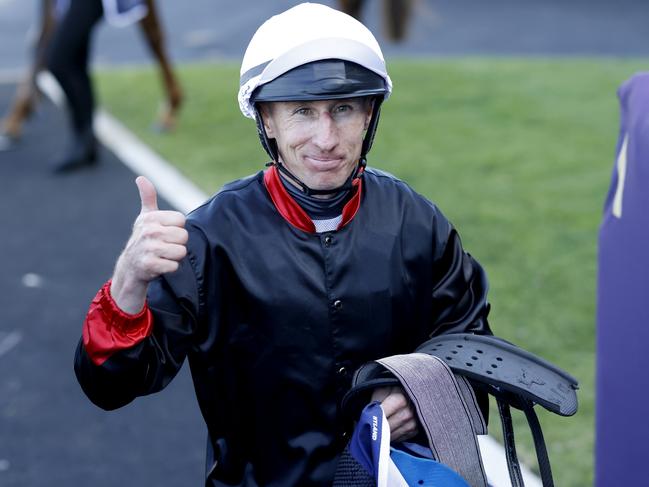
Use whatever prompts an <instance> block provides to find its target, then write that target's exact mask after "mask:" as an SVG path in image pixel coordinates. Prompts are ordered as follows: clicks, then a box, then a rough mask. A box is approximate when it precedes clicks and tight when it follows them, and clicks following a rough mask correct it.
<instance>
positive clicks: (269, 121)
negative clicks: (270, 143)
mask: <svg viewBox="0 0 649 487" xmlns="http://www.w3.org/2000/svg"><path fill="white" fill-rule="evenodd" d="M272 111H273V109H272V107H270V106H269V105H268V104H267V103H260V104H259V114H260V115H261V121H262V123H263V124H264V130H266V137H268V138H269V139H274V138H275V131H274V130H273V127H274V126H275V123H274V120H273V114H272Z"/></svg>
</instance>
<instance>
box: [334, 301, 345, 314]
mask: <svg viewBox="0 0 649 487" xmlns="http://www.w3.org/2000/svg"><path fill="white" fill-rule="evenodd" d="M342 307H343V302H342V301H341V300H340V299H336V300H335V301H334V309H335V310H336V311H340V310H341V309H342Z"/></svg>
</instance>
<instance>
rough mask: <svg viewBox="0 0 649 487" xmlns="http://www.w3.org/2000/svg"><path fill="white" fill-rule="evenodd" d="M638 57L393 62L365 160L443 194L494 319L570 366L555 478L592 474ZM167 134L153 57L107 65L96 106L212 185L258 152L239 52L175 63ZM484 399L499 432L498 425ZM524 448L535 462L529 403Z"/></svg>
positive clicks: (553, 435)
mask: <svg viewBox="0 0 649 487" xmlns="http://www.w3.org/2000/svg"><path fill="white" fill-rule="evenodd" d="M645 65H646V61H643V60H615V59H598V60H588V59H584V60H580V59H561V60H554V59H553V60H545V59H534V60H528V59H444V60H427V61H406V60H399V61H396V60H395V61H392V62H390V64H389V68H390V70H391V74H392V77H393V80H394V85H395V92H394V95H393V96H392V98H391V99H390V100H389V101H388V102H387V103H386V104H385V105H384V109H383V113H382V120H381V123H380V127H379V132H378V136H377V139H376V142H375V146H374V148H373V150H372V152H371V154H370V165H376V166H377V167H380V168H382V169H385V170H387V171H390V172H392V173H394V174H396V175H398V176H399V177H401V178H403V179H404V180H406V181H407V182H409V183H410V184H411V185H412V186H413V187H414V188H415V189H417V190H418V191H420V192H421V193H423V194H424V195H426V196H428V197H429V198H430V199H432V200H434V201H435V202H437V203H438V204H439V205H440V207H441V208H442V209H443V210H444V212H445V213H446V214H447V216H448V217H449V218H450V219H451V220H452V221H453V222H454V223H455V225H456V226H457V227H458V229H459V231H460V233H461V235H462V236H463V241H464V244H465V247H466V248H467V249H468V250H469V251H470V252H471V253H472V254H473V255H474V256H476V257H477V258H478V260H480V262H482V264H483V265H484V266H485V268H486V270H487V272H488V274H489V277H490V282H491V292H490V297H491V298H490V299H491V302H492V305H493V311H492V314H491V324H492V327H493V329H494V332H495V333H496V334H498V335H501V336H503V337H504V338H506V339H508V340H511V341H513V342H514V343H517V344H519V345H521V346H523V347H525V348H527V349H529V350H531V351H533V352H535V353H538V354H540V355H541V356H543V357H545V358H547V359H548V360H550V361H552V362H554V363H556V364H557V365H559V366H561V367H563V368H565V369H566V370H567V371H569V372H570V373H571V374H573V375H574V376H576V377H577V378H578V379H579V380H580V383H581V389H580V392H579V400H580V410H579V413H578V414H577V415H576V416H575V417H573V418H561V417H558V416H555V415H552V414H550V413H545V412H544V411H542V412H541V413H540V419H541V422H542V424H543V426H544V432H545V436H546V440H547V442H548V445H549V452H550V457H551V460H552V462H553V469H554V473H555V481H556V483H557V485H561V486H574V487H583V486H586V485H590V484H592V479H593V474H592V471H593V458H592V453H593V436H594V435H593V430H594V426H593V425H594V347H595V282H596V242H597V230H598V225H599V220H600V213H601V207H602V203H603V199H604V195H605V193H606V190H607V187H608V181H609V176H610V171H611V167H612V163H613V159H614V148H615V142H616V137H617V130H618V107H617V99H616V95H615V91H616V88H617V87H618V86H619V84H620V83H621V82H622V81H624V80H625V79H626V78H628V77H629V76H631V75H632V74H633V73H634V72H636V71H639V70H642V69H644V66H645ZM180 76H181V79H182V82H183V86H184V88H185V90H186V92H187V104H186V106H185V108H184V110H183V112H182V117H181V122H180V126H179V128H178V130H177V131H176V133H174V134H171V135H159V134H154V133H152V132H151V131H150V130H149V126H150V123H151V121H152V119H153V115H154V112H155V107H156V105H157V103H158V100H159V98H160V89H159V88H158V86H159V84H158V80H157V77H156V74H155V73H154V71H153V70H152V69H141V70H140V69H128V70H115V71H102V72H100V73H99V74H98V75H97V79H98V86H99V94H100V98H101V100H102V101H103V104H104V106H105V107H106V108H107V110H108V111H110V112H112V113H113V114H114V115H116V116H117V117H118V118H120V119H121V120H122V121H124V122H125V123H126V125H127V126H128V127H129V128H131V130H133V131H134V132H135V133H137V134H138V135H139V136H140V137H141V138H142V139H143V140H144V141H145V142H147V143H148V144H150V145H151V146H152V147H153V148H154V149H155V150H157V151H158V152H159V153H160V154H162V155H163V156H164V157H165V158H167V159H168V160H170V161H172V162H174V163H175V164H176V165H177V166H178V167H179V168H180V169H181V170H182V171H183V172H184V173H185V174H186V175H188V176H189V177H190V178H191V179H193V180H194V181H195V182H196V183H197V184H198V185H199V186H201V187H202V188H203V189H205V190H206V191H207V192H208V193H212V192H214V191H215V190H217V189H218V188H219V187H220V186H221V185H222V184H223V183H224V182H226V181H229V180H231V179H234V178H237V177H240V176H243V175H246V174H249V173H252V172H254V171H256V170H258V169H259V168H261V167H262V165H263V163H264V162H265V161H266V156H265V153H264V152H263V151H262V150H261V148H260V146H259V144H258V140H257V135H256V131H255V126H254V123H253V122H252V121H250V120H247V119H244V118H243V117H242V116H241V115H240V113H239V111H238V106H237V103H236V91H237V87H238V77H237V76H238V70H237V66H235V65H233V64H230V65H228V64H224V65H188V66H182V67H181V68H180ZM494 411H495V410H493V411H492V418H493V419H492V422H491V424H492V433H495V434H496V436H498V421H497V420H496V419H495V418H496V417H497V414H496V413H495V412H494ZM515 416H516V417H517V418H516V422H517V438H518V439H519V442H520V450H521V451H520V452H519V453H520V456H521V457H522V459H523V460H524V461H525V462H526V463H527V464H529V465H532V466H533V467H534V466H535V465H536V462H535V458H534V456H533V448H532V447H531V440H530V438H529V435H528V434H527V427H526V425H525V422H524V419H522V414H515Z"/></svg>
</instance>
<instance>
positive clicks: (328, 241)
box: [323, 235, 334, 247]
mask: <svg viewBox="0 0 649 487" xmlns="http://www.w3.org/2000/svg"><path fill="white" fill-rule="evenodd" d="M323 241H324V246H325V247H331V244H332V243H333V241H334V238H333V237H332V236H331V235H325V238H324V239H323Z"/></svg>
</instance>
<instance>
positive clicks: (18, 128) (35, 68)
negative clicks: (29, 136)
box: [2, 0, 56, 139]
mask: <svg viewBox="0 0 649 487" xmlns="http://www.w3.org/2000/svg"><path fill="white" fill-rule="evenodd" d="M55 23H56V20H55V18H54V4H53V0H42V1H41V22H40V32H39V35H38V39H37V40H36V45H35V49H34V60H33V62H32V65H31V66H30V68H29V71H28V72H27V73H26V75H25V77H24V78H23V79H22V80H21V82H20V84H19V85H18V88H17V89H16V94H15V96H14V100H13V102H12V104H11V108H10V109H9V111H8V112H7V115H6V116H5V118H4V119H3V121H2V132H3V133H4V135H6V136H7V137H9V138H12V139H18V138H19V137H20V135H21V133H22V126H23V123H24V122H25V120H26V119H27V118H29V116H30V115H31V114H32V113H33V111H34V108H35V105H36V103H37V101H38V96H39V90H38V87H37V86H36V76H37V75H38V73H39V72H40V71H42V70H43V69H44V67H45V52H46V50H47V45H48V43H49V40H50V38H51V36H52V32H53V31H54V27H55Z"/></svg>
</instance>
